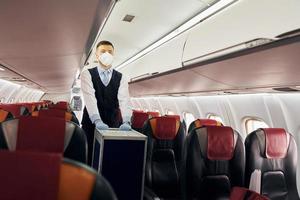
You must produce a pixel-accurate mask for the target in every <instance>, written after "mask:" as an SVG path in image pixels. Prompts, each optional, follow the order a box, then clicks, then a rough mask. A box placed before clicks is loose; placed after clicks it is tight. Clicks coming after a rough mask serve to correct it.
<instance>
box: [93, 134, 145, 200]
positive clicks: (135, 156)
mask: <svg viewBox="0 0 300 200" xmlns="http://www.w3.org/2000/svg"><path fill="white" fill-rule="evenodd" d="M146 148H147V137H146V136H145V135H143V134H140V133H138V132H137V131H134V130H132V131H120V130H119V129H109V130H101V131H100V130H97V129H95V138H94V152H93V160H92V167H93V168H94V169H96V170H97V171H98V172H99V173H101V174H102V175H103V176H104V177H105V178H106V179H107V180H108V181H109V182H110V184H111V185H112V187H113V188H114V191H115V192H116V195H117V198H118V199H119V200H128V199H130V200H141V199H142V197H143V190H144V174H145V173H144V171H145V159H146V150H147V149H146Z"/></svg>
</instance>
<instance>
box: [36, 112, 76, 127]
mask: <svg viewBox="0 0 300 200" xmlns="http://www.w3.org/2000/svg"><path fill="white" fill-rule="evenodd" d="M31 115H32V116H35V117H37V116H38V117H58V118H63V119H65V120H66V121H68V122H70V121H71V122H73V123H75V124H77V125H79V121H78V119H77V117H76V116H75V115H73V114H72V113H70V112H67V111H64V110H58V109H42V110H40V111H34V112H32V113H31Z"/></svg>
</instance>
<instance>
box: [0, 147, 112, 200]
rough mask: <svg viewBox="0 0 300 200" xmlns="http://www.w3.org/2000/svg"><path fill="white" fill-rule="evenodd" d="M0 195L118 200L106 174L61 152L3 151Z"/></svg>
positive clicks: (36, 199)
mask: <svg viewBox="0 0 300 200" xmlns="http://www.w3.org/2000/svg"><path fill="white" fill-rule="evenodd" d="M0 162H1V165H0V178H1V182H0V193H1V199H31V200H41V199H43V200H74V199H80V200H92V199H105V200H116V199H117V198H116V195H115V194H114V191H113V189H112V188H111V186H110V185H109V183H108V182H107V181H106V180H105V178H104V177H102V176H101V175H99V174H97V172H96V171H94V170H93V169H91V168H90V167H88V166H86V165H84V164H80V163H78V162H75V161H72V160H69V159H62V158H61V155H60V154H48V153H37V152H22V151H16V152H9V151H0Z"/></svg>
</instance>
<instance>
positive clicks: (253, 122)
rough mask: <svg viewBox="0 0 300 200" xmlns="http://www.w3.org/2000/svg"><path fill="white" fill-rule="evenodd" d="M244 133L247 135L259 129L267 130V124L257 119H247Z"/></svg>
mask: <svg viewBox="0 0 300 200" xmlns="http://www.w3.org/2000/svg"><path fill="white" fill-rule="evenodd" d="M245 128H246V133H247V134H249V133H251V132H252V131H255V130H257V129H259V128H269V126H268V124H267V123H266V122H264V121H263V120H261V119H258V118H247V119H246V120H245Z"/></svg>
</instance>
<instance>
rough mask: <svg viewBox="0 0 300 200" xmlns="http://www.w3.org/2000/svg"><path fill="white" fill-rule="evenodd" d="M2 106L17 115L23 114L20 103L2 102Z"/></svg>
mask: <svg viewBox="0 0 300 200" xmlns="http://www.w3.org/2000/svg"><path fill="white" fill-rule="evenodd" d="M0 108H1V109H3V110H6V111H9V112H11V113H12V114H13V115H14V116H16V117H18V116H21V114H22V110H21V108H22V105H20V104H1V105H0Z"/></svg>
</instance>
